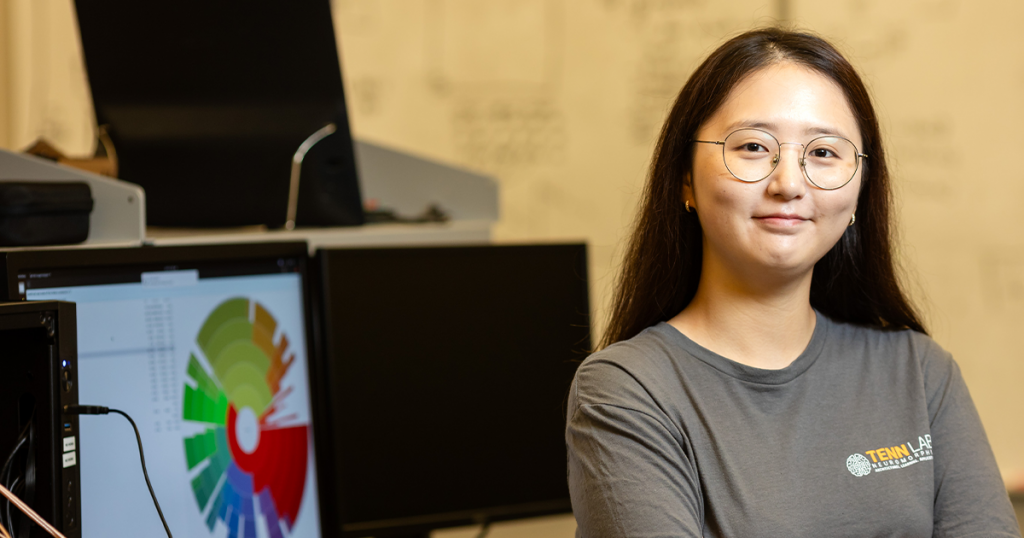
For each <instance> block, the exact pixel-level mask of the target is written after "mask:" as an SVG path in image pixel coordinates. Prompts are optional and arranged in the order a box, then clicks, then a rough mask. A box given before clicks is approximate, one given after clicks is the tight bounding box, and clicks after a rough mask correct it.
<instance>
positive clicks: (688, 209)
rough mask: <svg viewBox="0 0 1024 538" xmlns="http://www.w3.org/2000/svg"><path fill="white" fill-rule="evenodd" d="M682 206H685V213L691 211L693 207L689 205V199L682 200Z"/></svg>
mask: <svg viewBox="0 0 1024 538" xmlns="http://www.w3.org/2000/svg"><path fill="white" fill-rule="evenodd" d="M683 206H685V207H686V212H687V213H693V208H692V207H690V201H689V200H687V201H685V202H683Z"/></svg>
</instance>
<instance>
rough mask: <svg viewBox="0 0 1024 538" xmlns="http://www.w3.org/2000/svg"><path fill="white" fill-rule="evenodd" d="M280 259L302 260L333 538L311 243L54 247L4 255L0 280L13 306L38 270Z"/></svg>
mask: <svg viewBox="0 0 1024 538" xmlns="http://www.w3.org/2000/svg"><path fill="white" fill-rule="evenodd" d="M275 258H295V259H297V260H298V272H299V274H300V275H302V300H303V315H304V316H305V321H306V323H305V333H306V334H305V335H306V342H307V344H306V349H307V352H306V355H307V365H308V372H309V375H308V379H309V391H310V406H311V420H312V424H311V426H312V430H313V451H314V458H315V465H316V471H315V472H316V476H317V502H318V503H319V509H318V518H319V523H320V533H321V535H325V536H326V535H330V534H332V533H333V529H336V528H338V522H337V519H336V518H335V517H334V514H333V511H332V510H325V507H329V506H334V505H335V504H336V501H335V497H334V489H333V487H332V485H331V484H330V481H329V480H322V479H321V477H322V476H323V475H324V473H323V472H322V471H321V467H322V466H326V465H328V462H331V461H332V460H333V458H332V457H331V453H332V445H331V436H330V435H328V434H325V432H326V431H327V430H326V428H329V425H330V424H331V420H330V409H329V407H328V405H327V400H326V399H325V397H324V396H325V395H326V387H324V386H321V384H320V383H321V382H322V380H324V379H327V376H326V375H324V374H323V371H324V365H323V364H322V363H321V361H320V360H319V358H320V357H321V356H322V353H321V352H320V349H319V347H320V346H319V345H318V341H317V339H316V338H317V336H318V334H319V331H317V330H316V327H317V325H318V323H317V320H318V318H317V317H316V313H317V307H316V306H315V305H314V303H315V298H314V297H313V295H312V291H313V289H314V286H313V276H312V275H311V272H310V269H311V265H312V264H311V263H310V256H309V247H308V245H307V244H306V243H305V242H275V243H233V244H209V245H188V246H143V247H130V248H103V249H84V248H78V249H76V248H71V249H53V250H49V249H47V250H15V251H5V252H0V259H2V262H3V263H2V266H0V277H2V278H3V284H2V288H0V289H4V290H5V291H6V297H4V298H3V299H0V301H2V300H7V301H11V302H18V301H24V299H22V297H21V295H20V294H19V293H18V275H19V274H21V273H22V272H24V271H26V270H32V269H86V268H98V267H117V266H136V267H138V266H146V265H165V266H169V265H177V266H188V265H190V264H203V263H221V262H246V261H258V260H268V259H275Z"/></svg>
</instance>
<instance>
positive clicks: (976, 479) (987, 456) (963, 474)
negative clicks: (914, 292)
mask: <svg viewBox="0 0 1024 538" xmlns="http://www.w3.org/2000/svg"><path fill="white" fill-rule="evenodd" d="M929 344H930V345H929V346H928V348H926V357H925V360H924V361H922V367H923V369H924V377H925V390H926V394H927V398H928V416H929V419H930V421H931V440H930V442H931V445H932V450H933V454H934V457H935V459H934V469H935V512H934V525H935V527H934V534H933V536H934V537H936V538H941V537H947V536H949V537H953V536H956V537H966V536H1007V537H1019V536H1020V531H1019V527H1018V526H1017V521H1016V518H1015V516H1014V513H1013V507H1012V506H1011V505H1010V500H1009V497H1008V496H1007V494H1006V489H1005V487H1004V485H1003V481H1002V478H1001V477H1000V474H999V469H998V468H997V467H996V461H995V456H994V455H993V454H992V448H991V447H990V446H989V443H988V437H987V436H986V435H985V429H984V428H983V427H982V424H981V418H980V417H979V416H978V412H977V410H976V409H975V407H974V402H973V400H971V395H970V393H969V392H968V391H967V385H966V384H965V383H964V380H963V377H962V376H961V375H960V368H959V367H958V366H957V365H956V362H954V361H953V358H952V357H951V356H950V355H949V353H947V352H946V351H944V350H942V349H941V348H939V346H938V345H936V344H935V343H934V342H931V341H930V340H929Z"/></svg>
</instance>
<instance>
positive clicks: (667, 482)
mask: <svg viewBox="0 0 1024 538" xmlns="http://www.w3.org/2000/svg"><path fill="white" fill-rule="evenodd" d="M567 418H568V422H567V426H566V447H567V449H568V464H569V465H568V467H569V491H570V495H571V497H572V505H573V513H574V514H575V516H576V522H577V525H578V527H577V536H582V537H586V538H598V537H600V538H605V537H629V538H654V537H670V536H671V537H690V536H692V537H699V536H701V521H702V520H703V516H702V509H701V502H700V498H701V497H700V492H699V491H700V490H699V486H698V477H697V471H696V466H695V465H694V464H693V462H692V452H691V451H690V447H689V443H688V441H687V440H686V439H685V438H684V436H683V435H682V433H681V432H680V431H679V430H678V428H674V427H673V426H671V422H670V421H668V420H667V417H666V416H665V415H664V413H662V412H661V411H660V410H659V409H658V408H657V406H656V405H654V403H653V402H650V397H649V395H647V393H646V391H645V390H644V388H643V386H642V385H641V384H640V383H639V382H638V381H637V380H636V379H634V378H633V377H631V376H630V375H629V374H628V373H627V372H625V371H624V370H622V369H621V368H620V367H619V366H618V365H615V364H611V363H606V362H602V361H590V362H588V363H584V365H583V366H581V367H580V369H579V371H578V372H577V374H576V380H575V381H574V382H573V387H572V391H571V392H570V397H569V407H568V417H567Z"/></svg>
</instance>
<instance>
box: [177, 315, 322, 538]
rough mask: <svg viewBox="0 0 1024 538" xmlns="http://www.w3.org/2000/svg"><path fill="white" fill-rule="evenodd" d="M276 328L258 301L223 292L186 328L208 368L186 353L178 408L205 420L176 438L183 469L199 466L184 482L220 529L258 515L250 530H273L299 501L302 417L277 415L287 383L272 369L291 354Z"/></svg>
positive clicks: (286, 524) (231, 530) (243, 531)
mask: <svg viewBox="0 0 1024 538" xmlns="http://www.w3.org/2000/svg"><path fill="white" fill-rule="evenodd" d="M276 330H277V321H276V320H275V319H274V317H273V316H272V315H271V314H270V312H268V311H267V310H266V309H265V308H264V307H263V305H261V304H260V303H258V302H255V301H250V300H249V299H247V298H244V297H240V298H232V299H228V300H226V301H224V302H223V303H221V304H220V305H218V306H217V307H216V308H215V309H214V310H213V311H212V312H210V314H209V316H207V318H206V320H205V321H204V322H203V325H202V327H201V328H200V330H199V334H198V335H197V336H196V343H197V344H198V345H199V349H201V350H202V353H203V355H205V357H206V361H207V363H208V364H209V366H210V371H208V370H207V369H206V368H205V367H204V366H203V365H202V364H201V363H200V361H199V359H197V358H196V356H195V354H192V355H191V356H190V357H189V361H188V377H189V378H190V379H191V380H192V381H193V382H194V383H195V387H193V386H192V385H191V384H190V383H187V382H186V383H185V398H184V406H183V410H182V415H183V418H184V419H185V420H186V421H190V422H193V423H199V424H202V425H203V426H205V429H204V431H203V432H201V433H198V434H196V435H194V436H191V437H186V438H185V458H186V461H187V464H188V469H189V471H193V470H196V469H201V470H199V471H197V472H198V474H196V476H195V477H194V478H193V479H192V492H193V493H194V495H195V500H196V503H197V504H198V506H199V510H200V512H201V513H202V514H204V516H205V518H206V526H207V528H209V529H210V531H211V532H212V531H213V529H214V526H215V524H216V522H217V521H218V520H219V521H222V522H223V523H224V524H225V525H226V526H227V529H228V534H227V536H228V538H236V537H237V538H256V536H257V529H256V526H257V523H258V520H259V519H262V521H263V522H264V524H265V526H266V527H265V532H264V533H260V535H263V536H270V537H271V538H283V536H284V535H285V533H286V532H287V533H290V532H291V529H292V528H293V527H294V525H295V520H296V518H297V516H298V511H299V507H300V506H301V504H302V495H303V492H304V490H305V486H306V466H307V461H306V460H307V454H308V445H307V443H308V440H309V436H308V428H309V426H308V424H298V425H296V424H295V420H294V417H289V416H284V417H280V416H278V415H279V414H278V413H277V411H279V408H280V405H281V402H282V400H284V399H285V398H286V397H287V396H288V395H289V394H290V393H291V387H286V386H282V378H283V377H284V376H285V374H286V373H287V371H288V368H289V367H290V366H291V365H292V363H293V361H294V360H295V356H294V354H289V350H288V337H287V335H285V334H284V333H283V332H282V333H281V334H280V335H279V337H278V340H277V342H276V343H275V342H274V334H275V331H276ZM286 355H287V359H286V358H285V357H286ZM290 419H291V420H290ZM285 424H286V425H285ZM257 511H258V512H259V514H260V515H261V516H262V518H257V515H256V514H257Z"/></svg>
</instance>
